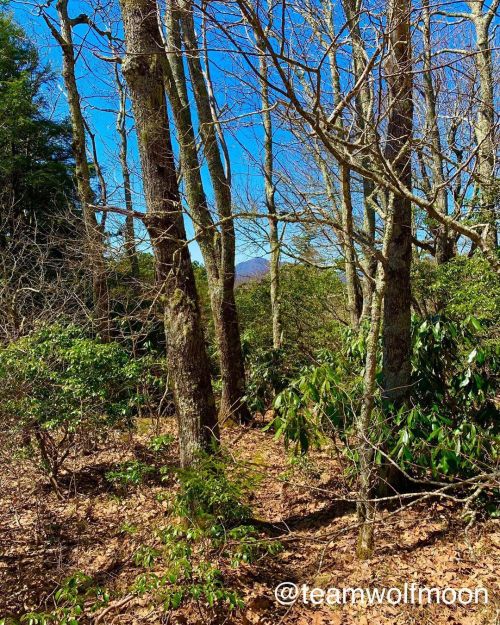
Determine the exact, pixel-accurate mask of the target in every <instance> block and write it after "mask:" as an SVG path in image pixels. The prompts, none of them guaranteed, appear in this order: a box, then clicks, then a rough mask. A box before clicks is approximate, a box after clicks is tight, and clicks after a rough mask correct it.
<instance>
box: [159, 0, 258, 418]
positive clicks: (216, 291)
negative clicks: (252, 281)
mask: <svg viewBox="0 0 500 625" xmlns="http://www.w3.org/2000/svg"><path fill="white" fill-rule="evenodd" d="M169 11H170V17H169V20H170V23H169V26H170V29H172V28H173V29H174V33H173V34H174V37H175V33H176V31H177V28H178V25H179V21H180V23H181V32H182V35H183V38H184V45H185V47H186V49H187V50H189V54H188V67H189V72H190V76H191V81H192V85H193V92H194V97H195V101H196V108H197V113H198V119H199V123H200V134H201V138H202V143H203V148H204V154H205V158H206V162H207V166H208V171H209V174H210V179H211V181H212V187H213V190H214V196H215V203H216V207H217V214H218V217H219V221H220V229H219V231H218V232H217V231H215V229H214V228H213V226H212V230H211V232H210V235H211V236H210V243H209V239H207V240H206V241H205V242H204V244H203V245H202V243H201V242H200V247H202V250H203V249H205V250H206V254H204V259H205V263H206V268H207V274H208V281H209V289H210V299H211V307H212V314H213V319H214V325H215V332H216V337H217V346H218V350H219V359H220V368H221V379H222V397H221V405H220V413H221V417H222V418H223V419H224V418H226V417H228V416H231V417H232V418H234V419H235V420H237V421H239V422H242V423H245V422H248V421H249V420H250V419H251V415H250V412H249V410H248V407H247V404H246V402H245V401H244V395H245V368H244V362H243V352H242V348H241V337H240V331H239V322H238V312H237V309H236V301H235V297H234V278H235V232H234V223H233V218H232V198H231V181H230V176H229V172H227V173H226V172H225V171H224V165H223V162H222V157H221V153H220V148H219V144H218V141H217V133H216V124H217V120H216V119H214V116H213V113H212V108H211V104H210V95H209V92H208V88H207V84H206V79H205V76H204V73H203V70H202V66H201V61H200V56H199V50H198V42H197V39H196V34H195V29H194V21H193V19H194V18H193V14H192V3H191V2H190V1H185V0H182V1H181V2H179V3H178V5H172V6H171V7H170V9H169ZM173 43H174V44H175V47H174V49H177V50H180V45H181V41H180V38H179V40H178V41H177V40H176V39H173ZM176 57H177V59H176ZM170 58H171V60H172V62H173V63H175V65H173V67H175V68H176V69H174V72H173V79H174V82H175V83H176V86H177V93H178V96H179V95H180V98H179V102H180V104H181V105H182V106H183V108H184V109H185V111H184V113H182V112H179V111H178V112H177V114H176V124H177V125H178V130H179V135H180V137H181V139H180V141H181V147H182V146H183V144H184V148H185V149H184V151H183V155H187V156H188V159H189V160H186V162H185V163H184V164H183V175H184V176H185V179H186V191H187V195H188V201H189V197H190V194H191V192H192V191H191V189H196V193H195V194H194V195H193V196H192V204H191V203H190V207H192V206H197V215H198V216H199V217H200V222H201V223H200V224H199V225H200V226H201V228H202V229H203V228H206V227H207V226H209V225H210V221H211V217H210V213H209V211H208V207H207V204H206V199H205V196H204V191H203V185H202V181H201V176H200V172H199V163H198V156H197V153H196V143H195V141H194V133H193V129H192V123H191V116H190V112H189V108H186V103H187V102H188V100H187V95H185V93H186V88H185V76H184V70H183V67H182V57H181V56H180V55H178V54H173V55H171V56H170ZM169 93H170V92H169ZM171 100H172V99H171ZM172 106H173V105H172ZM173 108H174V106H173ZM174 114H175V111H174ZM181 115H182V117H181ZM188 170H189V171H188ZM186 176H189V178H186ZM209 246H210V248H211V249H208V248H209Z"/></svg>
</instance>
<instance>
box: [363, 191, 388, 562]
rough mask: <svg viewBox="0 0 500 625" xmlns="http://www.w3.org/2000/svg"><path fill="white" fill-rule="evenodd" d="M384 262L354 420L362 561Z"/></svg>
mask: <svg viewBox="0 0 500 625" xmlns="http://www.w3.org/2000/svg"><path fill="white" fill-rule="evenodd" d="M392 206H393V203H392V198H391V200H390V201H389V209H390V210H389V211H388V214H387V221H386V224H385V232H384V244H383V248H382V259H383V261H384V262H386V260H387V254H388V250H389V246H390V241H391V240H392V234H393V227H394V213H393V208H392ZM384 262H382V261H381V262H379V263H378V268H377V276H376V281H375V288H374V291H373V297H372V301H371V310H370V330H369V332H368V337H367V341H366V363H365V370H364V374H363V402H362V404H361V413H360V415H359V418H358V420H357V422H356V430H357V436H358V453H359V488H358V505H357V516H358V523H359V524H360V526H359V532H358V544H357V556H358V558H360V559H362V560H364V559H367V558H370V557H371V555H372V553H373V542H374V521H375V504H374V503H373V501H372V499H373V495H374V481H375V480H374V470H375V467H374V463H373V457H374V454H373V445H372V443H371V440H372V438H373V423H372V413H373V406H374V403H375V391H376V375H377V361H378V342H379V336H380V326H381V321H382V304H383V299H384V294H385V289H386V286H387V282H386V267H384ZM375 438H376V437H375Z"/></svg>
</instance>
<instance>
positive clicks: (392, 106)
mask: <svg viewBox="0 0 500 625" xmlns="http://www.w3.org/2000/svg"><path fill="white" fill-rule="evenodd" d="M410 11H411V0H389V5H388V13H389V16H388V28H389V51H388V53H389V56H388V64H387V84H388V90H389V93H388V101H389V112H388V128H387V142H386V151H385V156H386V159H387V160H388V161H389V162H390V163H391V165H392V167H393V169H394V172H395V173H396V175H397V177H398V179H399V180H400V182H401V184H403V185H404V186H405V187H406V188H407V189H411V138H412V124H413V99H412V73H411V70H412V60H411V40H410V37H411V33H410ZM411 246H412V218H411V202H410V200H408V199H407V198H406V197H404V196H403V195H398V196H395V197H394V225H393V229H392V236H391V240H390V242H389V248H388V252H387V255H388V258H387V271H386V288H385V298H384V307H383V309H384V310H383V334H382V336H383V371H382V373H383V392H384V398H385V399H387V400H390V401H391V402H394V403H395V404H400V403H403V402H404V401H405V399H406V397H407V396H408V392H409V388H410V374H411V365H410V353H411V287H410V270H411V255H412V248H411Z"/></svg>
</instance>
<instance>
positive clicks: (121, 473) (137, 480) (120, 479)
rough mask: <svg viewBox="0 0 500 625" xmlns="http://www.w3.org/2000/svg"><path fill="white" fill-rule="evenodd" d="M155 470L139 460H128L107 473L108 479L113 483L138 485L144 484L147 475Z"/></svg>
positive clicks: (123, 485)
mask: <svg viewBox="0 0 500 625" xmlns="http://www.w3.org/2000/svg"><path fill="white" fill-rule="evenodd" d="M153 471H154V467H152V466H151V465H149V464H145V463H144V462H139V461H138V460H128V461H127V462H124V463H123V464H121V465H120V466H119V467H117V468H116V469H115V470H114V471H108V472H107V473H106V479H107V480H108V482H111V483H112V484H118V485H119V486H122V487H126V486H138V485H139V484H142V482H143V481H144V479H145V477H146V476H147V475H149V474H150V473H152V472H153Z"/></svg>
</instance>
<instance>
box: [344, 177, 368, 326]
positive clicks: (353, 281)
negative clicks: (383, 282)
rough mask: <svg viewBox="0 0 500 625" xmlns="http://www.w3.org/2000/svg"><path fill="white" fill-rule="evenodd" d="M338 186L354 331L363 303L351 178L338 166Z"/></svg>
mask: <svg viewBox="0 0 500 625" xmlns="http://www.w3.org/2000/svg"><path fill="white" fill-rule="evenodd" d="M340 186H341V191H342V230H343V233H342V239H343V248H344V256H345V277H346V288H347V307H348V309H349V318H350V321H351V327H352V328H353V329H354V330H356V329H357V328H358V326H359V321H360V317H361V310H362V307H363V302H362V301H361V293H360V289H359V279H358V273H357V271H356V253H355V250H354V240H353V217H352V199H351V176H350V172H349V169H348V168H347V167H345V166H344V165H340Z"/></svg>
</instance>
